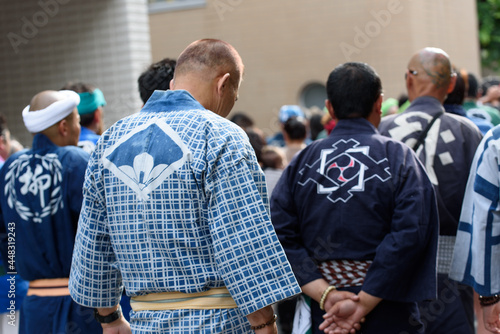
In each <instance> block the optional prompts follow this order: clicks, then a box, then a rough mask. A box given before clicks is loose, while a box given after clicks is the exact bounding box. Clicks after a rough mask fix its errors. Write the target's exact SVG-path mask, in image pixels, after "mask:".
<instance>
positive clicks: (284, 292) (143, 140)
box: [70, 91, 300, 333]
mask: <svg viewBox="0 0 500 334" xmlns="http://www.w3.org/2000/svg"><path fill="white" fill-rule="evenodd" d="M163 100H165V101H166V102H163ZM179 103H183V108H181V109H182V110H176V108H177V107H178V105H179ZM150 157H152V158H150ZM105 166H107V167H105ZM167 166H169V167H167ZM170 166H178V167H177V168H170ZM127 178H129V179H127ZM158 180H160V181H161V182H158ZM122 284H123V285H124V286H125V288H126V290H127V293H128V294H130V295H132V296H134V295H144V294H147V293H152V292H168V291H180V292H184V293H194V292H201V291H205V290H207V289H209V288H212V287H221V286H226V287H227V288H228V290H229V291H230V293H231V295H232V297H233V299H234V300H235V301H236V303H237V304H238V309H237V310H238V311H237V312H238V316H237V317H236V318H235V319H233V320H228V319H227V318H226V316H229V313H228V312H229V311H227V310H217V311H216V312H215V313H217V315H214V310H207V311H196V312H195V311H193V312H194V313H189V312H188V313H186V312H177V311H175V312H173V311H161V312H158V314H157V313H156V312H155V315H152V314H149V313H147V312H146V311H144V312H138V313H136V314H135V315H132V317H131V318H132V326H133V327H134V326H135V328H138V331H137V332H138V333H155V332H156V331H157V330H158V331H159V332H162V333H164V331H160V328H161V330H163V328H167V327H170V326H180V327H182V328H184V326H185V328H186V329H185V333H192V328H194V327H196V328H200V327H198V324H200V323H204V325H203V326H207V327H203V326H202V328H211V326H219V325H220V324H221V323H224V322H225V323H228V322H233V324H232V325H231V326H232V328H233V331H224V332H225V333H226V332H227V333H245V332H246V331H247V330H248V331H249V327H248V328H247V325H248V322H247V320H246V319H245V318H244V317H243V315H247V314H249V313H252V312H254V311H256V310H258V309H260V308H262V307H264V306H267V305H270V304H273V303H275V302H277V301H279V300H282V299H285V298H288V297H291V296H293V295H295V294H297V293H300V287H299V286H298V284H297V282H296V280H295V277H294V275H293V273H292V270H291V267H290V265H289V263H288V261H287V259H286V256H285V253H284V252H283V249H282V247H281V245H280V243H279V241H278V239H277V237H276V234H275V232H274V229H273V226H272V224H271V222H270V218H269V215H268V200H267V194H266V188H265V180H264V176H263V173H262V171H261V170H260V168H259V165H258V163H257V161H256V158H255V155H254V153H253V150H252V148H251V146H250V144H249V142H248V138H247V137H246V136H245V134H244V133H243V131H242V130H241V129H240V128H238V127H237V126H235V125H234V124H233V123H231V122H230V121H228V120H225V119H223V118H221V117H219V116H217V115H215V114H214V113H212V112H210V111H207V110H205V109H203V107H202V106H201V105H199V104H198V102H196V101H195V100H194V99H193V98H192V97H191V96H190V95H189V94H188V93H187V92H185V91H174V92H172V91H168V92H156V93H155V94H154V95H153V96H152V97H151V98H150V101H149V102H148V104H146V106H145V108H144V109H143V110H142V111H141V112H140V113H138V114H135V115H132V116H130V117H128V118H125V119H123V120H122V121H119V122H118V123H116V124H115V125H114V126H112V127H111V128H110V129H109V130H108V131H107V132H106V133H105V134H104V135H103V137H102V140H101V141H100V142H99V143H98V145H97V146H96V150H95V151H94V154H93V155H92V156H91V160H90V162H89V166H88V169H87V175H86V179H85V184H84V203H83V208H82V213H81V216H80V222H79V230H78V234H77V237H76V244H75V250H74V256H73V266H72V273H71V279H70V292H71V295H72V297H73V298H74V299H75V300H76V301H77V302H78V303H81V304H83V305H87V306H91V307H107V306H112V305H116V304H117V303H118V301H119V298H120V291H121V289H122ZM186 314H188V315H186ZM200 314H201V316H202V318H203V319H200ZM134 319H141V320H140V324H139V323H136V324H134ZM148 319H149V320H148ZM150 320H151V321H154V322H158V324H151V323H150ZM234 323H236V324H234ZM151 326H153V327H154V328H156V329H154V330H150V329H151V328H152V327H151ZM165 326H166V327H165ZM191 326H193V327H191ZM180 327H176V328H177V329H176V330H175V333H183V332H182V331H179V328H180ZM190 328H191V329H190ZM234 328H236V329H234ZM238 328H239V329H241V328H246V329H245V330H239V329H238ZM139 329H140V330H139ZM183 330H184V329H183ZM201 332H206V333H210V332H211V331H210V330H209V329H207V330H202V331H201ZM212 332H213V331H212ZM134 333H135V332H134Z"/></svg>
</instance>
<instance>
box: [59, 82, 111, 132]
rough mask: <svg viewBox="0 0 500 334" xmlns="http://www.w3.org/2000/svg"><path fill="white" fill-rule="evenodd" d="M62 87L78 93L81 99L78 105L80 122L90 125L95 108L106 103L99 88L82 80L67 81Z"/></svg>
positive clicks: (85, 125)
mask: <svg viewBox="0 0 500 334" xmlns="http://www.w3.org/2000/svg"><path fill="white" fill-rule="evenodd" d="M62 89H64V90H72V91H74V92H76V93H78V95H80V99H81V101H80V104H79V105H78V114H80V124H81V125H82V126H84V127H87V128H88V127H91V125H92V123H93V122H94V118H95V112H96V110H97V109H98V108H101V107H103V106H105V105H106V100H105V99H104V96H103V94H102V92H101V90H99V89H98V88H96V87H95V86H93V85H91V84H88V83H84V82H68V83H67V84H66V85H64V87H63V88H62Z"/></svg>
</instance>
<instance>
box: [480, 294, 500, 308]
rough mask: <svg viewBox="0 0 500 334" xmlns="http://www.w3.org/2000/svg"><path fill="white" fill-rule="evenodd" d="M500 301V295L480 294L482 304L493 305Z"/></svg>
mask: <svg viewBox="0 0 500 334" xmlns="http://www.w3.org/2000/svg"><path fill="white" fill-rule="evenodd" d="M499 301H500V295H493V296H479V304H480V305H481V306H491V305H494V304H496V303H498V302H499Z"/></svg>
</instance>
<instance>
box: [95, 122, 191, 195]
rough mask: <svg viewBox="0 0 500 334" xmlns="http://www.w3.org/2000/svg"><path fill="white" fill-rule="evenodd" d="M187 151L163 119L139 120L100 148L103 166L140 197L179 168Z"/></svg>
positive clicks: (147, 193) (187, 156) (186, 158)
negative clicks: (145, 121) (103, 148)
mask: <svg viewBox="0 0 500 334" xmlns="http://www.w3.org/2000/svg"><path fill="white" fill-rule="evenodd" d="M190 157H191V153H190V151H189V149H188V148H187V147H186V146H185V144H184V143H183V142H182V140H181V138H180V137H179V135H178V134H177V133H176V132H175V131H174V130H173V129H172V128H171V127H170V126H168V125H167V124H166V123H165V122H163V121H161V120H157V119H155V120H154V121H151V122H149V123H146V124H143V125H141V126H139V127H138V128H136V129H134V130H133V131H132V132H130V133H128V134H127V135H126V136H124V137H123V138H121V139H120V140H119V141H118V142H116V143H115V144H114V145H113V146H111V147H109V148H108V149H106V151H105V152H104V167H105V168H107V169H108V170H110V171H111V172H112V173H113V174H114V175H115V176H116V177H117V178H119V179H120V180H121V181H122V182H123V183H125V184H126V185H127V186H128V187H130V188H131V189H132V190H133V191H134V192H135V193H136V194H137V196H138V197H139V198H140V199H142V200H147V199H148V198H149V194H150V193H151V192H152V191H153V190H154V189H156V188H157V187H159V186H160V185H161V183H162V182H163V181H165V179H166V178H167V177H169V176H170V175H171V174H172V173H173V172H175V171H176V170H177V169H179V168H180V167H181V166H182V165H183V164H184V163H185V162H186V161H187V160H188V159H190Z"/></svg>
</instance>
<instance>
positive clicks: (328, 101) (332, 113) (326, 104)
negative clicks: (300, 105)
mask: <svg viewBox="0 0 500 334" xmlns="http://www.w3.org/2000/svg"><path fill="white" fill-rule="evenodd" d="M325 107H326V109H327V110H328V113H329V114H330V116H332V118H333V119H336V118H335V110H333V106H332V103H331V102H330V100H328V99H326V100H325Z"/></svg>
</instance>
